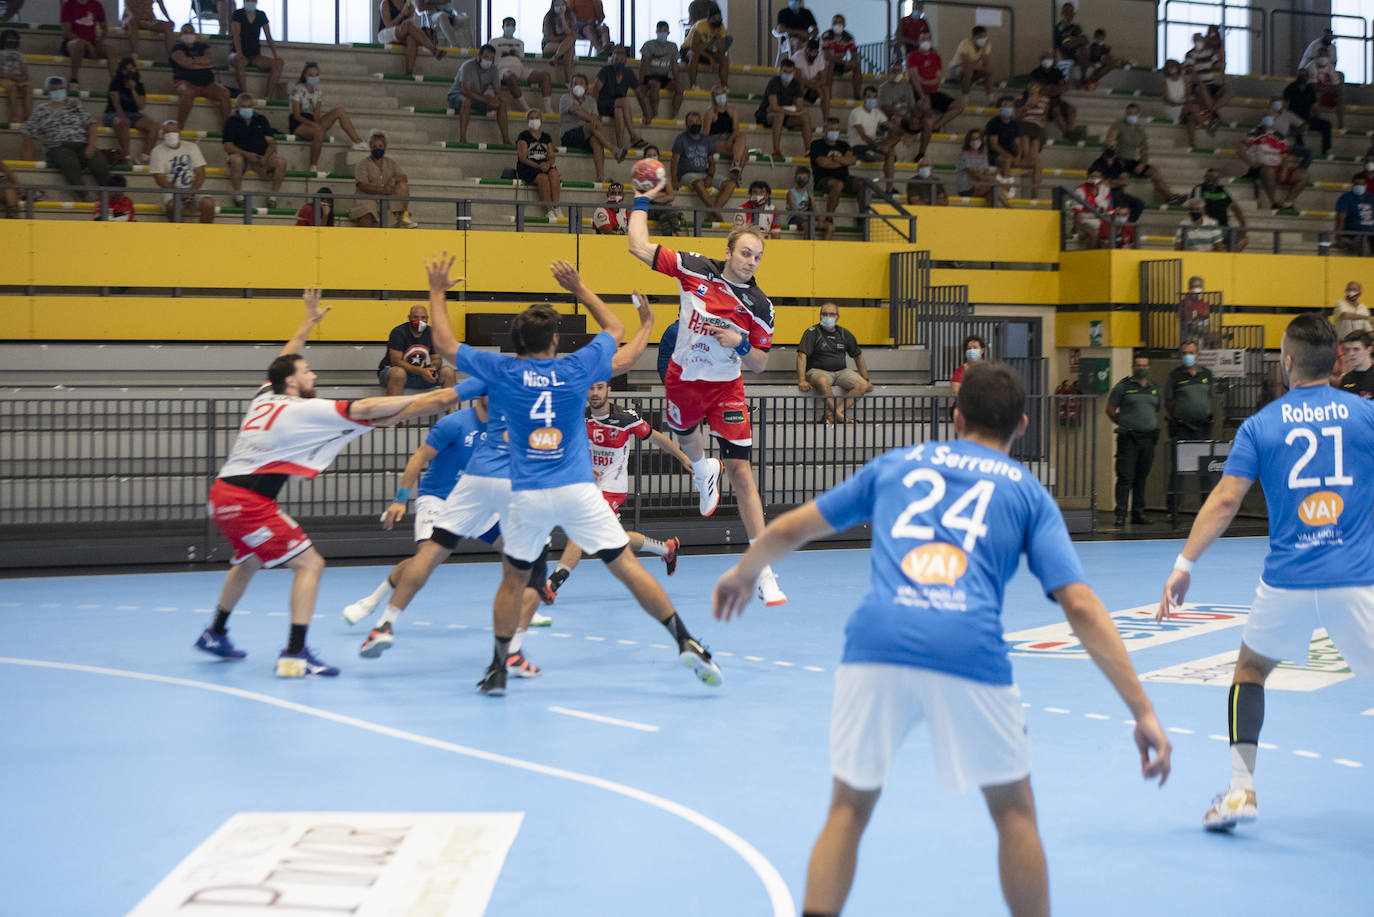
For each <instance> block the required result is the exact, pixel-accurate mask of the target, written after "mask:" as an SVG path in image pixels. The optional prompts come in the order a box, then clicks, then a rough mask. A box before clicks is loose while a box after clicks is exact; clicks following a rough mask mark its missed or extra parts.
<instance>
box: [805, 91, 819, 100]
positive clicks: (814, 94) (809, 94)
mask: <svg viewBox="0 0 1374 917" xmlns="http://www.w3.org/2000/svg"><path fill="white" fill-rule="evenodd" d="M820 97H821V94H820V91H819V90H816V89H808V90H806V91H805V92H803V93H802V98H803V99H805V100H806V101H808V102H815V101H816V100H818V99H819V98H820Z"/></svg>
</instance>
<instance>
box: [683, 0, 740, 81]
mask: <svg viewBox="0 0 1374 917" xmlns="http://www.w3.org/2000/svg"><path fill="white" fill-rule="evenodd" d="M724 22H725V20H724V19H723V18H722V17H721V13H720V7H718V6H713V7H711V8H709V10H708V13H707V18H705V19H698V20H697V21H696V22H694V23H692V28H691V29H690V30H689V31H688V32H687V35H686V37H684V38H683V39H682V47H683V49H684V51H685V52H686V54H687V88H688V89H695V88H696V85H697V73H698V71H700V70H701V68H702V67H703V66H704V67H706V69H707V70H708V71H710V70H715V71H716V79H717V81H718V82H719V83H720V84H721V85H722V86H729V85H730V40H731V39H730V33H729V32H727V31H726V30H725V25H724Z"/></svg>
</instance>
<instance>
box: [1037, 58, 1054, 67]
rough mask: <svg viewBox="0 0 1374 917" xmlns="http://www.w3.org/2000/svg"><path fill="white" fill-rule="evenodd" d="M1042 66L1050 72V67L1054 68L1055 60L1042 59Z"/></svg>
mask: <svg viewBox="0 0 1374 917" xmlns="http://www.w3.org/2000/svg"><path fill="white" fill-rule="evenodd" d="M1040 66H1042V67H1044V68H1045V69H1047V70H1048V69H1049V68H1050V67H1053V66H1054V60H1053V59H1052V58H1048V57H1042V58H1040Z"/></svg>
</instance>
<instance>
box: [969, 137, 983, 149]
mask: <svg viewBox="0 0 1374 917" xmlns="http://www.w3.org/2000/svg"><path fill="white" fill-rule="evenodd" d="M968 145H969V149H971V150H976V149H979V148H981V147H982V146H983V141H982V140H979V139H978V138H977V137H975V138H973V139H972V140H970V141H969V142H968Z"/></svg>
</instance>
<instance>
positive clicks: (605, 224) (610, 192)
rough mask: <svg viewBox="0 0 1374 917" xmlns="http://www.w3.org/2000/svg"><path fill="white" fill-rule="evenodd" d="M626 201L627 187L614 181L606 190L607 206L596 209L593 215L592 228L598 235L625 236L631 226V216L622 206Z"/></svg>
mask: <svg viewBox="0 0 1374 917" xmlns="http://www.w3.org/2000/svg"><path fill="white" fill-rule="evenodd" d="M624 200H625V186H624V185H622V184H621V183H620V182H618V181H613V182H611V183H610V185H608V186H607V188H606V206H605V207H598V208H596V213H594V214H593V215H592V228H593V229H595V230H596V232H597V235H601V236H623V235H625V229H626V227H628V226H629V225H630V214H629V213H628V212H626V211H625V210H622V209H621V207H620V205H621V203H622V202H623V201H624Z"/></svg>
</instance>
